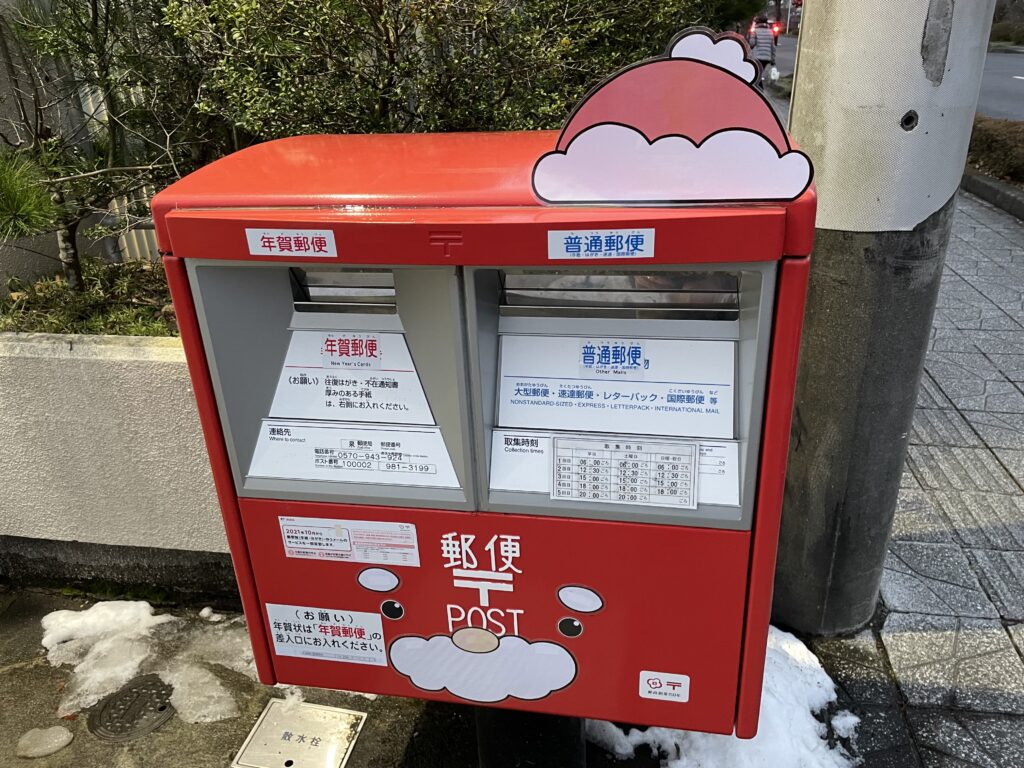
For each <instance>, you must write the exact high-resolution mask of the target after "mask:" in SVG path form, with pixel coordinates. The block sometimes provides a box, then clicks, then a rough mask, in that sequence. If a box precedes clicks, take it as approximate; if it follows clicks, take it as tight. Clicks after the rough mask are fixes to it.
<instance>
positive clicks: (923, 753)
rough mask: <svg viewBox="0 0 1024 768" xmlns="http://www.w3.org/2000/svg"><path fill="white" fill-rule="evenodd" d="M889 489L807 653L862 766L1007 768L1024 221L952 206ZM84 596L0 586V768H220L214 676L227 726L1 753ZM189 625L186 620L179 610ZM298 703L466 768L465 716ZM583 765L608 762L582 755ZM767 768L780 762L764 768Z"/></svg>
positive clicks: (240, 692)
mask: <svg viewBox="0 0 1024 768" xmlns="http://www.w3.org/2000/svg"><path fill="white" fill-rule="evenodd" d="M925 367H926V374H925V377H924V381H923V383H922V388H921V391H920V395H919V404H918V406H919V407H918V410H917V413H916V417H915V421H914V427H913V432H912V435H911V438H910V442H911V447H910V450H909V455H908V458H907V469H906V473H905V476H904V483H903V485H904V487H903V489H902V492H901V495H900V501H899V507H898V509H897V512H896V520H895V526H894V530H893V540H892V543H891V546H890V555H889V559H888V562H887V565H886V570H885V576H884V580H883V584H882V595H881V597H882V601H881V604H880V606H879V611H878V614H877V616H876V620H875V622H874V623H873V624H872V626H871V627H870V628H868V629H866V630H864V631H863V632H861V633H859V634H858V635H856V636H855V637H852V638H841V639H832V640H825V641H815V642H812V643H811V647H812V649H813V650H814V651H815V652H816V653H817V655H818V656H819V658H820V659H821V661H822V663H823V665H824V666H825V668H826V670H827V671H828V672H829V674H830V675H831V676H832V678H833V679H834V680H835V681H836V683H837V685H838V686H839V688H840V701H839V707H840V708H841V709H842V708H851V709H853V710H854V711H855V712H857V714H859V715H860V716H861V718H862V722H861V725H860V728H859V731H858V747H859V750H860V752H861V754H862V756H863V757H864V765H865V766H866V768H910V767H914V768H953V767H954V766H956V767H958V768H961V767H963V766H978V767H979V768H981V767H984V768H1020V766H1024V660H1022V655H1021V652H1022V651H1024V225H1022V223H1021V222H1020V221H1018V220H1016V219H1013V218H1012V217H1010V216H1008V215H1006V214H1004V213H1002V212H1001V211H999V210H997V209H995V208H993V207H991V206H989V205H988V204H986V203H983V202H981V201H979V200H978V199H976V198H973V197H971V196H968V195H961V197H960V201H959V207H958V212H957V215H956V220H955V224H954V231H953V237H952V240H951V243H950V248H949V254H948V258H947V265H946V271H945V275H944V278H943V283H942V288H941V292H940V296H939V302H938V308H937V310H936V313H935V321H934V330H933V336H932V341H931V347H930V349H929V352H928V358H927V361H926V366H925ZM89 603H90V601H88V600H84V599H79V598H73V597H66V596H61V595H57V594H53V593H48V592H41V591H33V590H23V591H19V592H8V593H4V592H0V702H3V706H2V707H0V766H2V767H3V768H7V766H19V765H25V766H29V765H36V766H43V767H45V768H58V767H60V768H63V767H64V766H69V767H70V766H85V767H87V768H88V767H91V766H103V767H104V768H106V767H107V766H113V767H114V768H165V767H166V768H170V767H171V766H175V767H177V766H182V765H188V766H190V767H191V768H206V767H207V766H209V767H210V768H213V766H217V767H218V768H222V767H223V766H226V765H227V764H228V763H229V762H230V759H231V757H232V756H233V755H234V753H235V751H236V750H237V749H238V747H239V746H240V744H241V743H242V740H243V739H244V737H245V735H246V734H247V733H248V731H249V729H250V728H251V726H252V725H253V723H254V721H255V719H256V717H257V715H258V714H259V712H260V711H261V710H262V708H263V706H264V704H265V703H266V701H267V699H268V697H270V696H271V695H275V696H279V695H282V694H281V692H280V691H277V690H274V689H268V688H265V687H263V686H261V685H259V684H258V683H255V682H253V681H252V680H250V679H249V678H247V677H245V676H244V675H241V674H234V673H227V672H225V673H224V674H219V676H220V677H221V678H222V682H223V683H224V684H225V685H226V686H227V687H228V689H229V690H230V691H231V693H232V695H233V696H234V697H235V699H236V700H237V701H238V703H239V707H240V710H241V715H240V716H239V717H236V718H233V719H229V720H224V721H221V722H217V723H209V724H200V725H186V724H185V723H183V722H182V721H180V720H179V719H177V718H175V719H172V720H171V721H170V722H169V723H167V724H166V725H165V726H164V727H163V728H161V729H160V730H158V731H156V732H154V733H152V734H150V735H148V736H145V737H142V738H141V739H139V740H137V741H133V742H129V743H127V744H124V745H119V746H114V745H109V744H104V743H102V742H99V741H97V740H96V739H95V738H93V737H92V736H91V735H90V734H89V733H88V732H87V730H86V727H85V718H84V716H79V717H77V718H76V719H74V720H69V721H64V724H65V725H66V726H67V727H68V728H70V729H71V730H72V731H73V732H74V733H75V739H74V741H73V742H72V743H71V745H70V746H68V747H67V748H65V749H64V750H62V751H61V752H58V753H56V754H54V755H52V756H51V757H48V758H41V759H39V760H36V761H28V760H20V759H17V758H15V757H13V755H14V744H15V742H16V741H17V739H18V737H19V736H20V735H21V734H22V733H24V732H25V731H27V730H28V729H30V728H36V727H49V726H51V725H54V724H58V723H60V722H61V721H59V720H57V719H56V717H55V715H54V712H55V710H56V706H57V702H58V701H59V699H60V696H61V689H62V687H63V685H64V684H65V683H66V681H67V680H68V677H69V673H68V671H67V670H66V669H54V668H53V667H51V666H50V665H49V664H48V663H47V661H46V659H45V658H44V657H43V655H42V648H41V646H40V639H41V636H42V632H41V629H40V624H39V621H40V619H41V618H42V617H43V616H44V615H45V614H46V613H48V612H50V611H53V610H58V609H61V608H69V609H74V610H80V609H81V608H84V607H86V606H87V605H88V604H89ZM179 613H181V614H182V615H183V616H184V617H185V618H186V620H188V621H198V619H197V618H196V613H195V611H194V610H192V611H182V612H179ZM305 696H306V700H308V701H312V702H314V703H325V704H334V705H337V706H343V707H347V708H350V709H356V710H360V711H365V712H368V714H369V717H368V718H367V721H366V725H365V727H364V729H363V731H362V735H361V736H360V738H359V741H358V743H357V745H356V748H355V751H354V753H353V755H352V759H351V761H350V763H349V765H351V766H357V767H359V768H362V767H363V766H367V767H369V766H372V767H373V768H397V767H398V766H408V767H409V768H420V767H421V766H422V767H423V768H427V767H428V766H430V767H433V766H442V767H444V768H447V767H449V766H450V767H451V768H463V767H465V768H470V766H473V765H474V764H475V742H474V739H475V735H474V727H473V714H472V709H471V708H469V707H462V706H454V705H440V704H424V703H423V702H419V701H412V700H405V699H393V698H387V697H380V698H378V699H376V700H374V701H368V700H367V699H364V698H361V697H356V696H352V695H348V694H345V693H342V692H330V691H322V690H317V689H308V690H306V691H305ZM589 758H590V765H591V766H610V765H618V766H622V768H634V767H636V766H655V765H657V764H658V760H657V759H655V758H653V757H651V756H649V755H644V756H642V757H637V758H636V759H635V760H630V761H625V762H615V761H614V760H613V759H612V758H610V757H609V756H607V755H605V754H604V753H602V752H601V751H600V750H597V749H591V751H590V755H589ZM780 768H786V767H785V766H780Z"/></svg>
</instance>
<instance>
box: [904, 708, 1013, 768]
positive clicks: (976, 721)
mask: <svg viewBox="0 0 1024 768" xmlns="http://www.w3.org/2000/svg"><path fill="white" fill-rule="evenodd" d="M908 716H909V719H910V724H911V727H912V729H913V731H914V735H915V736H916V737H917V745H918V750H919V752H920V755H921V761H922V763H923V765H924V768H1020V766H1024V718H1021V717H1014V716H1005V715H971V714H966V713H963V712H928V711H922V710H911V711H910V713H909V715H908ZM908 765H910V764H909V763H908Z"/></svg>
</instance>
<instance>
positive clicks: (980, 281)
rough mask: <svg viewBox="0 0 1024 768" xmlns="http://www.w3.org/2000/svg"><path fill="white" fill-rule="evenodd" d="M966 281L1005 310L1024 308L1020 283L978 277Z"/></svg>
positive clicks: (999, 243)
mask: <svg viewBox="0 0 1024 768" xmlns="http://www.w3.org/2000/svg"><path fill="white" fill-rule="evenodd" d="M1003 244H1004V243H1002V242H997V243H996V245H997V246H998V245H1003ZM964 279H965V280H966V281H967V282H968V283H970V284H971V285H973V286H974V287H975V288H977V289H978V292H979V293H981V294H982V295H983V296H985V297H986V298H988V299H991V300H992V302H993V303H994V304H996V305H997V306H1000V307H1002V308H1003V309H1020V308H1021V307H1022V306H1024V292H1022V290H1021V287H1020V284H1019V283H1017V284H1014V282H1011V281H1008V280H1005V279H1004V280H999V279H995V278H992V277H982V276H977V275H974V276H971V277H965V278H964Z"/></svg>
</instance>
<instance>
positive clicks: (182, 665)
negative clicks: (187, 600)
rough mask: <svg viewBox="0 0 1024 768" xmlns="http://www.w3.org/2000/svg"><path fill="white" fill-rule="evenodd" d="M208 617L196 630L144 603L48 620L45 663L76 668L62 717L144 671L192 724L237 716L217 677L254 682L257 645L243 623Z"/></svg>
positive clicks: (114, 604)
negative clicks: (168, 690) (229, 674)
mask: <svg viewBox="0 0 1024 768" xmlns="http://www.w3.org/2000/svg"><path fill="white" fill-rule="evenodd" d="M204 611H208V613H206V615H204V612H200V616H201V617H202V618H203V619H205V620H206V621H204V622H202V623H199V624H196V623H195V622H192V623H188V622H185V621H182V620H181V619H178V618H175V617H174V616H170V615H168V614H162V615H155V614H154V611H153V607H152V606H151V605H150V604H149V603H146V602H142V601H121V600H112V601H107V602H102V603H96V604H95V605H93V606H92V607H90V608H88V609H86V610H84V611H54V612H53V613H50V614H47V615H46V616H44V617H43V620H42V626H43V641H42V642H43V646H44V647H45V648H46V649H47V659H48V660H49V662H50V663H51V664H53V665H54V666H62V665H71V666H73V667H74V670H73V673H72V676H71V679H70V680H69V681H68V684H67V685H66V686H65V688H64V696H63V698H62V699H61V702H60V705H59V707H58V710H57V715H58V717H65V716H67V715H70V714H73V713H75V712H77V711H79V710H80V709H85V708H87V707H90V706H92V705H93V704H95V703H96V702H98V701H99V700H100V699H102V698H103V697H104V696H107V695H108V694H111V693H113V692H114V691H117V690H119V689H120V688H121V687H122V686H123V685H124V684H125V683H127V682H128V681H129V680H131V679H132V678H134V677H135V676H136V675H138V674H140V673H145V672H155V673H156V674H157V675H159V676H160V678H161V679H162V680H163V681H164V682H165V683H167V684H168V685H170V686H172V688H173V689H174V691H173V693H172V694H171V703H172V704H173V705H174V707H175V709H176V710H177V711H178V715H179V716H180V717H181V718H182V719H183V720H185V721H187V722H191V723H208V722H214V721H216V720H223V719H226V718H229V717H235V716H237V715H238V713H239V710H238V706H237V704H236V703H235V701H234V698H233V697H232V696H231V693H230V692H229V691H228V690H227V689H226V688H225V687H224V685H223V683H222V682H221V681H220V679H219V678H218V677H217V675H216V674H214V672H213V671H212V670H213V669H215V668H217V667H221V668H224V669H226V670H232V671H234V672H238V673H240V674H243V675H245V676H246V677H248V678H250V679H251V680H255V679H256V663H255V661H254V660H253V656H252V646H251V645H250V643H249V637H248V634H247V632H246V628H245V624H244V623H242V622H239V621H237V620H236V619H234V618H232V619H230V620H227V621H223V619H224V616H222V615H219V614H214V613H213V611H212V610H209V609H204ZM217 617H219V618H217ZM207 622H209V623H207Z"/></svg>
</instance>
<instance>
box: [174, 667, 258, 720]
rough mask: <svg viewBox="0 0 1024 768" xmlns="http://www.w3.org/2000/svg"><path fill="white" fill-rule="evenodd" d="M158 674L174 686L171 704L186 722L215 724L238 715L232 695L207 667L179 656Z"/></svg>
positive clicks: (236, 705)
mask: <svg viewBox="0 0 1024 768" xmlns="http://www.w3.org/2000/svg"><path fill="white" fill-rule="evenodd" d="M157 674H158V675H159V676H160V679H161V680H163V681H164V682H165V683H167V684H168V685H169V686H171V687H173V688H174V691H173V692H172V693H171V705H172V706H173V707H174V709H175V710H177V713H178V717H180V718H181V719H182V720H184V721H185V722H186V723H215V722H217V721H218V720H226V719H227V718H229V717H238V704H236V703H235V699H234V697H233V696H232V695H231V694H230V693H228V691H227V689H225V688H224V686H223V684H222V683H221V682H220V680H218V679H217V676H216V675H215V674H213V672H211V671H210V670H209V669H206V668H205V667H201V666H199V665H198V664H195V663H192V662H189V661H186V660H184V659H182V658H181V657H178V658H176V659H174V660H173V661H172V662H171V663H170V664H169V665H168V666H166V667H164V668H162V669H159V670H157Z"/></svg>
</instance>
